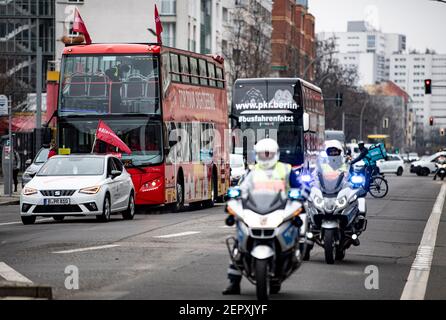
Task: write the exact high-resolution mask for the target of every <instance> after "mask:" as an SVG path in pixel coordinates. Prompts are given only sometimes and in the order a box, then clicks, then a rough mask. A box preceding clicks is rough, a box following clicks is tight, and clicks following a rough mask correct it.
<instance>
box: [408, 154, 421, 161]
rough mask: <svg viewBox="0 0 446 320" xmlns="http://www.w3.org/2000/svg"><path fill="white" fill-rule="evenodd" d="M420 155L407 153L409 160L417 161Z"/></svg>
mask: <svg viewBox="0 0 446 320" xmlns="http://www.w3.org/2000/svg"><path fill="white" fill-rule="evenodd" d="M419 160H420V157H419V156H418V153H416V152H411V153H409V162H414V161H419Z"/></svg>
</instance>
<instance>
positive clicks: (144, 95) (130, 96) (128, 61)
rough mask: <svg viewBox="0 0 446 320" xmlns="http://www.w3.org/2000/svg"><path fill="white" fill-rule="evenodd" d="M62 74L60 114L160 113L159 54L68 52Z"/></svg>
mask: <svg viewBox="0 0 446 320" xmlns="http://www.w3.org/2000/svg"><path fill="white" fill-rule="evenodd" d="M62 75H63V78H62V81H61V92H60V102H59V105H60V107H59V112H60V115H70V114H127V113H137V114H141V113H143V114H160V108H159V63H158V58H157V57H154V56H148V55H78V56H75V55H69V56H65V57H64V60H63V65H62Z"/></svg>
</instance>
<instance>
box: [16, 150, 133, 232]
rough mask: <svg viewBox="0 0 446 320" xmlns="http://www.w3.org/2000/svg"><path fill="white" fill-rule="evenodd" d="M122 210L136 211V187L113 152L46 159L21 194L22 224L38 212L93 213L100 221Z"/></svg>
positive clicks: (130, 213)
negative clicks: (110, 153)
mask: <svg viewBox="0 0 446 320" xmlns="http://www.w3.org/2000/svg"><path fill="white" fill-rule="evenodd" d="M118 212H122V216H123V218H124V219H133V217H134V214H135V190H134V186H133V182H132V179H131V177H130V175H129V174H128V172H127V171H126V170H125V168H124V166H123V165H122V163H121V161H120V160H119V159H118V158H116V157H114V156H112V155H89V154H83V155H68V156H54V157H52V158H50V159H48V160H47V161H46V162H45V164H44V165H43V166H42V168H40V170H39V171H38V172H37V174H36V175H35V176H34V177H33V178H32V180H31V181H30V182H28V183H27V184H26V186H25V187H24V188H23V190H22V193H21V195H20V214H21V218H22V222H23V224H33V223H34V222H35V221H36V217H37V216H52V217H53V218H54V220H56V221H62V220H63V219H64V217H65V216H96V217H97V218H98V220H100V221H104V222H106V221H108V220H110V215H111V214H114V213H118Z"/></svg>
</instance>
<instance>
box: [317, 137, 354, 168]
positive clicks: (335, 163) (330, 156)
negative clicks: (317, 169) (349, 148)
mask: <svg viewBox="0 0 446 320" xmlns="http://www.w3.org/2000/svg"><path fill="white" fill-rule="evenodd" d="M324 152H325V154H324V155H323V157H320V158H319V159H320V160H322V159H325V161H322V163H321V167H322V169H323V170H324V171H334V170H338V171H339V170H340V171H343V172H345V173H346V172H347V171H348V166H347V163H346V162H345V156H344V148H343V147H342V144H341V142H339V141H338V140H328V141H325V143H324Z"/></svg>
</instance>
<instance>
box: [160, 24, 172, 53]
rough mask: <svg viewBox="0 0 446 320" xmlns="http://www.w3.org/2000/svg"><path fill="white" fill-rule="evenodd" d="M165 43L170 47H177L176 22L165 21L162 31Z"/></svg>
mask: <svg viewBox="0 0 446 320" xmlns="http://www.w3.org/2000/svg"><path fill="white" fill-rule="evenodd" d="M162 39H163V44H164V45H165V46H168V47H175V23H174V22H167V23H163V33H162Z"/></svg>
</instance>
